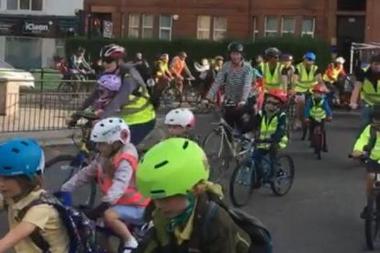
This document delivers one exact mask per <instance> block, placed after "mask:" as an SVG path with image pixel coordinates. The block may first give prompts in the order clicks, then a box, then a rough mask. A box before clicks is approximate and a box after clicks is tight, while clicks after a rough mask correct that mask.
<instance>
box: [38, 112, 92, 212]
mask: <svg viewBox="0 0 380 253" xmlns="http://www.w3.org/2000/svg"><path fill="white" fill-rule="evenodd" d="M79 116H80V117H81V118H82V119H81V120H80V121H82V122H83V124H79V125H78V126H79V127H80V129H81V131H80V134H79V135H78V134H77V133H76V132H75V133H74V134H73V135H72V136H71V139H72V140H73V144H74V145H75V146H76V147H77V149H78V150H79V152H78V153H77V154H76V155H71V154H62V155H58V156H56V157H54V158H52V159H51V160H49V161H47V162H46V165H45V175H46V178H51V180H49V181H47V182H46V186H47V189H49V190H50V191H52V192H57V191H60V188H61V186H62V185H63V184H64V183H66V182H67V181H68V180H69V179H70V178H71V177H72V176H74V175H75V174H76V173H77V172H78V171H79V170H81V169H82V168H84V167H86V166H87V165H88V164H89V163H90V162H91V161H92V159H93V158H94V157H95V154H96V152H95V147H94V144H93V143H92V142H91V141H90V134H91V128H92V122H93V121H94V120H95V119H96V118H94V117H92V116H89V115H85V114H80V115H79ZM96 192H97V187H96V182H95V181H92V182H89V183H88V184H86V185H85V186H83V187H81V188H80V189H78V191H77V194H75V195H74V196H73V201H74V203H75V205H77V204H81V205H86V206H89V207H92V206H94V204H95V200H96ZM83 196H86V200H85V201H83Z"/></svg>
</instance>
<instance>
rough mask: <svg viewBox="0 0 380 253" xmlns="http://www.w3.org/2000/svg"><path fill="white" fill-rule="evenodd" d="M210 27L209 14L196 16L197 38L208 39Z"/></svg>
mask: <svg viewBox="0 0 380 253" xmlns="http://www.w3.org/2000/svg"><path fill="white" fill-rule="evenodd" d="M210 29H211V17H210V16H198V19H197V39H199V40H209V39H210Z"/></svg>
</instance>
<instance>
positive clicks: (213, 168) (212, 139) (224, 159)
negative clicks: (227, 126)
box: [203, 129, 232, 183]
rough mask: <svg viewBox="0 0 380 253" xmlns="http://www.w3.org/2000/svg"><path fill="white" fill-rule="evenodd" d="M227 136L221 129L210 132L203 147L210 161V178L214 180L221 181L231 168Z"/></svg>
mask: <svg viewBox="0 0 380 253" xmlns="http://www.w3.org/2000/svg"><path fill="white" fill-rule="evenodd" d="M226 137H227V136H225V135H224V134H223V133H222V131H220V130H219V129H214V130H213V131H212V132H211V133H209V134H208V135H207V136H206V138H205V140H204V142H203V149H204V150H205V152H206V155H207V158H208V160H209V163H210V179H211V181H213V182H218V183H219V182H221V181H222V180H223V178H224V175H225V173H226V171H227V170H228V168H229V165H230V164H229V162H230V161H229V160H230V159H231V158H232V157H228V144H227V141H226V140H225V138H226Z"/></svg>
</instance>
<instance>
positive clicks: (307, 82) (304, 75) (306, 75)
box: [295, 62, 318, 93]
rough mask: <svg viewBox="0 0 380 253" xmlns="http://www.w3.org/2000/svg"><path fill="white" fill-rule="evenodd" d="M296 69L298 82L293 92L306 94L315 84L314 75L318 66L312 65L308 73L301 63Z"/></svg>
mask: <svg viewBox="0 0 380 253" xmlns="http://www.w3.org/2000/svg"><path fill="white" fill-rule="evenodd" d="M296 69H297V71H298V81H297V83H296V87H295V91H296V92H301V93H304V92H307V91H308V90H309V89H311V88H312V87H313V85H315V84H316V82H317V78H316V75H315V73H316V72H317V70H318V66H316V65H312V66H311V68H310V70H309V72H308V71H307V70H306V68H305V64H303V63H302V62H301V63H299V64H298V65H297V66H296Z"/></svg>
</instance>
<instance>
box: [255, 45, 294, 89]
mask: <svg viewBox="0 0 380 253" xmlns="http://www.w3.org/2000/svg"><path fill="white" fill-rule="evenodd" d="M280 55H281V51H280V50H278V49H277V48H275V47H270V48H268V49H266V50H265V62H262V63H261V64H260V65H259V66H258V70H259V71H260V73H261V75H262V76H263V80H264V86H265V89H266V90H269V89H272V88H280V89H283V90H287V85H288V77H287V74H288V73H287V71H286V70H285V69H284V66H283V65H282V64H281V63H280Z"/></svg>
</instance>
